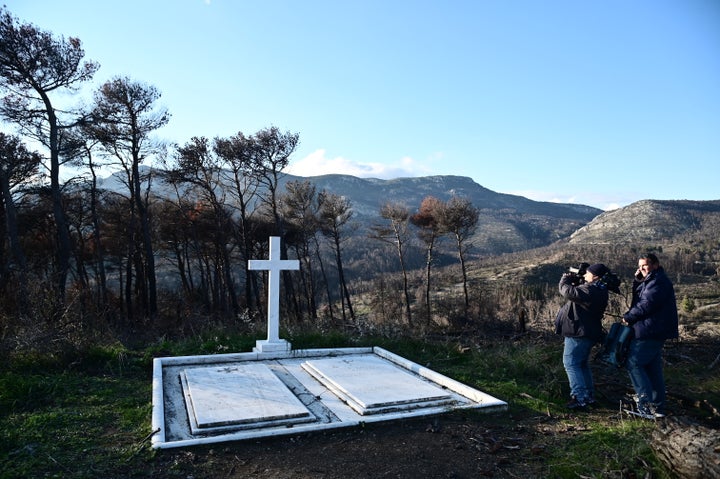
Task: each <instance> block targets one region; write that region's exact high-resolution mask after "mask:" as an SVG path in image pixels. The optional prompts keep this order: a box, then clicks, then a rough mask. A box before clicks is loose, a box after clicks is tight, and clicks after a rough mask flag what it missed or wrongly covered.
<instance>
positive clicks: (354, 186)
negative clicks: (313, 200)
mask: <svg viewBox="0 0 720 479" xmlns="http://www.w3.org/2000/svg"><path fill="white" fill-rule="evenodd" d="M150 172H151V169H150V168H148V167H145V168H144V174H147V173H150ZM154 176H155V177H154V179H153V181H152V191H153V193H154V194H155V195H157V196H160V197H168V198H171V199H172V198H174V197H175V193H174V192H173V190H172V189H171V188H170V187H169V186H168V185H166V184H164V182H163V181H162V179H161V178H160V176H159V175H154ZM123 180H124V178H123V176H122V174H119V173H116V174H114V175H112V176H110V177H109V178H105V179H104V180H103V181H102V183H101V187H102V188H104V189H107V190H111V191H119V192H121V193H124V192H125V191H127V187H125V186H124V183H123ZM290 181H310V182H311V183H313V184H314V185H315V186H316V187H317V191H318V192H320V191H321V190H326V191H328V192H332V193H335V194H338V195H341V196H343V197H345V198H347V199H349V200H350V203H351V206H352V209H353V212H354V214H353V221H354V222H356V223H357V226H358V229H357V231H356V232H355V233H354V235H355V237H354V238H353V240H354V241H352V242H351V243H352V249H355V250H356V251H355V253H356V254H358V255H363V254H367V253H368V252H369V251H373V250H374V249H375V248H376V247H377V245H374V244H368V241H367V239H366V236H367V232H368V228H369V227H370V226H371V225H373V224H376V223H378V222H380V221H381V218H380V213H379V212H380V208H381V207H382V206H383V205H384V204H385V203H387V202H389V201H392V202H397V203H402V204H404V205H406V206H407V207H408V208H409V209H410V211H411V212H413V213H414V212H415V211H416V210H417V208H418V207H419V206H420V203H421V202H422V200H423V199H424V198H425V197H427V196H434V197H436V198H438V199H440V200H443V201H447V200H448V199H450V198H451V197H453V196H457V197H461V198H467V199H468V200H470V202H471V203H472V204H473V206H475V207H476V208H478V209H479V210H480V220H479V226H478V228H477V233H476V235H475V236H474V237H473V239H472V244H473V247H472V249H471V251H470V254H471V256H472V255H475V256H492V255H498V254H502V253H510V252H514V251H522V250H526V249H530V248H535V247H539V246H545V245H548V244H551V243H553V242H555V241H557V240H559V239H563V238H568V237H569V236H570V235H571V234H572V233H573V232H574V231H576V230H577V229H578V228H580V227H582V226H584V225H586V224H587V223H588V222H589V221H590V220H592V219H593V218H594V217H596V216H597V215H598V214H600V213H602V210H600V209H597V208H593V207H590V206H585V205H577V204H563V203H550V202H541V201H533V200H530V199H527V198H524V197H522V196H516V195H508V194H503V193H496V192H494V191H491V190H489V189H487V188H484V187H483V186H480V185H479V184H477V183H475V182H474V181H473V180H472V179H471V178H467V177H462V176H449V175H448V176H445V175H443V176H426V177H418V178H397V179H392V180H379V179H366V178H357V177H354V176H350V175H322V176H312V177H298V176H293V175H285V176H283V177H282V180H281V188H280V193H282V192H283V191H284V189H285V188H284V185H285V184H286V183H288V182H290ZM349 246H350V245H349ZM439 248H440V249H442V245H440V246H439Z"/></svg>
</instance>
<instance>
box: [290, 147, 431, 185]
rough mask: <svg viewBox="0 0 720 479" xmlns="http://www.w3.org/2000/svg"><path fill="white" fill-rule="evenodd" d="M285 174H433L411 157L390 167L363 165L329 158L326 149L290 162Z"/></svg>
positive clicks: (367, 176) (389, 175)
mask: <svg viewBox="0 0 720 479" xmlns="http://www.w3.org/2000/svg"><path fill="white" fill-rule="evenodd" d="M285 172H286V173H290V174H291V175H295V176H319V175H328V174H333V173H335V174H342V175H351V176H357V177H359V178H380V179H386V180H387V179H393V178H401V177H413V176H425V175H430V174H432V173H431V172H430V171H429V169H428V168H426V167H425V166H423V165H420V164H418V162H417V161H415V160H414V159H412V158H410V157H409V156H405V157H403V158H401V159H400V160H399V161H398V162H397V163H396V164H390V165H388V164H383V163H375V162H367V163H362V162H358V161H354V160H349V159H347V158H343V157H342V156H336V157H334V158H328V157H327V156H326V151H325V150H324V149H319V150H315V151H314V152H312V153H310V154H309V155H307V156H306V157H304V158H301V159H300V160H297V161H292V162H290V164H289V165H288V167H287V168H286V169H285Z"/></svg>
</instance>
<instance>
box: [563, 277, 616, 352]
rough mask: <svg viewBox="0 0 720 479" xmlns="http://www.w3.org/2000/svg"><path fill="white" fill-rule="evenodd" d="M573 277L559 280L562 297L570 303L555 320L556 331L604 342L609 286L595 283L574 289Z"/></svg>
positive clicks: (565, 334)
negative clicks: (604, 318)
mask: <svg viewBox="0 0 720 479" xmlns="http://www.w3.org/2000/svg"><path fill="white" fill-rule="evenodd" d="M572 280H573V278H572V277H571V276H567V275H563V277H562V278H560V284H559V285H558V288H559V289H560V294H561V295H562V296H563V298H565V299H567V300H568V302H567V303H565V305H563V307H562V308H560V311H558V314H557V316H556V317H555V332H556V333H557V334H561V335H563V336H565V337H569V338H588V339H592V340H594V341H601V340H602V337H603V333H602V317H603V315H604V314H605V308H606V307H607V304H608V290H607V287H606V286H605V285H604V284H602V283H600V282H598V281H595V282H593V283H584V284H581V285H579V286H573V284H572Z"/></svg>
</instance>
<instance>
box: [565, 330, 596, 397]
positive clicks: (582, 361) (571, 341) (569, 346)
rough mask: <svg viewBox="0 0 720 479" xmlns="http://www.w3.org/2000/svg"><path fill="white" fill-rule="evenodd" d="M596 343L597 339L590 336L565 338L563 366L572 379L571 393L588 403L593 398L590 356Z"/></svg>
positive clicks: (569, 378)
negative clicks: (594, 339) (589, 337)
mask: <svg viewBox="0 0 720 479" xmlns="http://www.w3.org/2000/svg"><path fill="white" fill-rule="evenodd" d="M594 345H595V341H593V340H592V339H588V338H565V349H564V350H563V366H565V372H566V373H567V377H568V381H570V395H571V396H574V397H575V399H577V401H578V402H580V403H582V404H587V403H588V402H589V401H590V400H591V399H592V398H593V392H594V386H593V378H592V372H591V371H590V362H589V358H590V350H591V349H592V347H593V346H594Z"/></svg>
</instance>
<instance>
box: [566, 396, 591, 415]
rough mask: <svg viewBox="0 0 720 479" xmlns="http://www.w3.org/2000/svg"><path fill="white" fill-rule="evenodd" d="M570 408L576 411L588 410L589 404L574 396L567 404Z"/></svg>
mask: <svg viewBox="0 0 720 479" xmlns="http://www.w3.org/2000/svg"><path fill="white" fill-rule="evenodd" d="M565 407H566V408H568V409H573V410H575V411H585V410H587V404H585V403H584V402H582V401H578V400H577V398H576V397H574V396H573V398H572V400H570V402H569V403H567V404H566V405H565Z"/></svg>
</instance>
